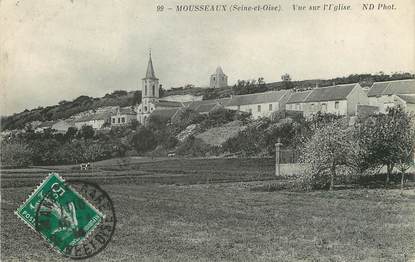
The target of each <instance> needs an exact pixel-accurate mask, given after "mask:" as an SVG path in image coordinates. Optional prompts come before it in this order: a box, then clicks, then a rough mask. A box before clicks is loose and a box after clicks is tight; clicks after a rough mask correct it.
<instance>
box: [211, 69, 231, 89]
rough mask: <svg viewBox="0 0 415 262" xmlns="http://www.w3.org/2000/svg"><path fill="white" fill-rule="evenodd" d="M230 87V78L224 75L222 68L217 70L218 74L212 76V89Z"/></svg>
mask: <svg viewBox="0 0 415 262" xmlns="http://www.w3.org/2000/svg"><path fill="white" fill-rule="evenodd" d="M226 86H228V76H227V75H225V74H224V73H223V70H222V68H221V67H220V66H218V67H217V68H216V72H215V73H214V74H212V75H211V76H210V88H218V87H226Z"/></svg>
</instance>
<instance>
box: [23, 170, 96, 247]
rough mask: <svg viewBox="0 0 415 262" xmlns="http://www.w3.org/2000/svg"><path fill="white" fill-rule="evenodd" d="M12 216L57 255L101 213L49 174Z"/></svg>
mask: <svg viewBox="0 0 415 262" xmlns="http://www.w3.org/2000/svg"><path fill="white" fill-rule="evenodd" d="M15 213H16V215H17V216H18V217H20V218H21V219H22V220H23V221H24V222H25V223H26V224H27V225H28V226H29V227H31V228H32V229H34V230H35V231H36V232H38V233H39V234H40V235H41V236H42V237H43V238H44V239H46V240H47V241H48V242H49V243H50V244H51V245H52V246H53V247H54V248H55V249H57V250H58V251H59V252H60V253H61V254H65V253H66V251H67V249H71V248H72V247H73V246H75V245H78V244H80V243H81V242H82V241H83V240H84V239H86V238H87V237H88V235H89V234H90V233H91V232H92V231H93V230H94V229H95V228H96V227H97V225H98V224H99V223H100V222H101V221H103V219H104V215H103V214H102V213H101V212H100V211H99V210H98V209H96V208H95V207H94V206H92V205H91V204H90V203H89V202H88V201H87V200H86V199H85V198H84V197H82V196H81V195H80V194H79V193H78V192H76V191H75V190H74V189H73V188H72V187H70V186H68V185H67V184H65V181H64V180H63V179H62V178H61V177H60V176H59V175H58V174H56V173H51V174H49V176H48V177H47V178H46V179H45V180H44V181H43V182H42V183H41V184H40V185H39V187H38V188H37V189H36V190H35V191H34V192H33V193H32V195H31V196H30V197H29V198H28V199H27V200H26V202H25V203H23V205H21V206H20V208H19V209H17V210H16V212H15Z"/></svg>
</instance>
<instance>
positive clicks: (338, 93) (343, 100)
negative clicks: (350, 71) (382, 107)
mask: <svg viewBox="0 0 415 262" xmlns="http://www.w3.org/2000/svg"><path fill="white" fill-rule="evenodd" d="M294 94H295V93H294ZM368 104H369V101H368V98H367V96H366V93H365V92H364V91H363V89H362V87H361V86H360V85H359V84H346V85H335V86H329V87H320V88H315V89H312V90H309V91H303V92H299V94H295V95H294V97H292V98H291V99H289V100H288V102H287V105H286V109H287V110H297V111H302V112H303V115H304V117H306V118H307V117H310V116H312V115H314V114H316V113H318V112H321V113H330V114H336V115H347V116H353V115H356V110H357V106H358V105H368Z"/></svg>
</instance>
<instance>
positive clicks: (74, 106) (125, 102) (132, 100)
mask: <svg viewBox="0 0 415 262" xmlns="http://www.w3.org/2000/svg"><path fill="white" fill-rule="evenodd" d="M140 101H141V92H140V91H132V92H127V91H114V92H113V93H111V94H106V95H105V96H104V97H101V98H93V97H89V96H79V97H78V98H76V99H74V100H73V101H61V102H59V104H58V105H53V106H47V107H38V108H35V109H32V110H25V111H23V112H21V113H16V114H13V115H11V116H6V117H2V118H1V129H2V130H7V129H9V130H11V129H21V128H23V127H24V126H25V124H27V123H30V122H32V121H49V120H57V119H66V118H69V117H70V116H72V115H75V114H78V113H80V112H84V111H88V110H92V109H97V108H100V107H104V106H122V107H123V106H129V105H133V104H137V103H139V102H140Z"/></svg>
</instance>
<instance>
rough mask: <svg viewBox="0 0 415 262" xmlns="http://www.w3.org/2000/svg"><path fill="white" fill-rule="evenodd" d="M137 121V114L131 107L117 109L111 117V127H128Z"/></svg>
mask: <svg viewBox="0 0 415 262" xmlns="http://www.w3.org/2000/svg"><path fill="white" fill-rule="evenodd" d="M135 119H137V113H136V112H135V111H134V110H133V109H132V108H131V107H118V108H117V110H116V112H115V114H114V115H112V116H111V126H123V125H128V124H129V123H131V121H133V120H135Z"/></svg>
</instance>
